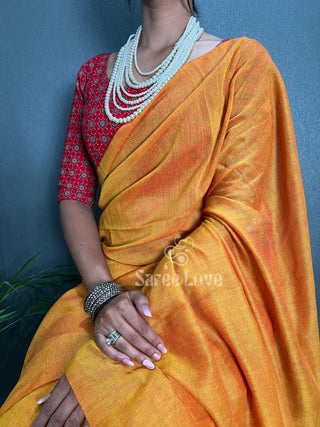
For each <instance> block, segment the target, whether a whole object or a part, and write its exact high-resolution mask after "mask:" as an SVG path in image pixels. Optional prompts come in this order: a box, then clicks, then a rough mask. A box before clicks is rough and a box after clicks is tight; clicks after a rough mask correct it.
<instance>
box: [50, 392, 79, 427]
mask: <svg viewBox="0 0 320 427" xmlns="http://www.w3.org/2000/svg"><path fill="white" fill-rule="evenodd" d="M77 405H78V401H77V399H76V397H75V395H74V393H73V390H72V389H71V388H70V390H69V393H68V394H67V395H66V397H65V398H64V399H63V400H62V402H61V403H60V405H59V406H58V407H57V409H56V410H55V411H54V413H53V414H52V415H51V417H50V419H49V421H48V424H47V427H57V426H64V424H65V422H66V420H67V419H68V418H69V417H70V415H71V414H72V413H73V411H74V409H75V408H76V407H77Z"/></svg>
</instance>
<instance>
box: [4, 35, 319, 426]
mask: <svg viewBox="0 0 320 427" xmlns="http://www.w3.org/2000/svg"><path fill="white" fill-rule="evenodd" d="M98 177H99V181H100V184H101V196H100V200H99V205H100V207H101V209H102V215H101V218H100V223H99V230H100V236H101V242H102V247H103V250H104V253H105V256H106V260H107V263H108V266H109V268H110V271H111V274H112V276H113V278H114V279H115V280H116V281H117V282H118V283H119V284H120V285H122V286H123V287H124V289H126V290H132V289H139V290H141V292H143V293H144V294H146V295H147V296H148V297H149V300H150V308H151V312H152V318H150V320H149V319H148V321H149V322H150V324H151V326H152V327H153V328H154V329H155V331H156V332H157V333H158V334H159V335H160V336H161V338H162V339H163V341H164V344H165V346H166V347H167V349H168V353H167V354H165V355H163V356H162V358H161V360H160V361H159V362H155V364H156V368H155V369H154V370H148V369H146V368H144V367H143V366H141V365H139V364H138V363H135V367H134V368H131V367H127V366H124V365H122V364H119V363H116V362H113V361H112V360H110V359H108V358H107V357H106V356H105V355H104V354H103V353H102V352H101V351H100V349H99V348H98V347H97V345H96V344H95V342H94V339H93V337H92V322H91V320H90V319H89V318H88V315H87V314H86V313H85V312H84V311H83V302H84V298H85V297H86V295H87V291H86V288H85V286H84V285H83V284H80V285H78V286H77V287H75V288H73V289H71V290H70V291H68V292H67V293H65V294H64V295H63V296H62V297H61V298H60V299H59V300H58V301H57V302H56V303H55V305H54V306H53V307H52V308H51V310H50V311H49V312H48V314H47V315H46V317H45V318H44V320H43V321H42V323H41V325H40V327H39V329H38V331H37V333H36V335H35V337H34V339H33V341H32V343H31V345H30V348H29V350H28V353H27V356H26V359H25V363H24V367H23V370H22V374H21V378H20V380H19V382H18V384H17V386H16V387H15V389H14V390H13V391H12V393H11V394H10V396H9V397H8V399H7V401H6V402H5V404H4V405H3V407H2V408H1V412H0V415H1V417H0V425H1V426H9V425H10V426H14V425H17V426H29V425H31V423H32V421H33V420H34V419H35V418H36V416H37V414H38V413H39V408H38V406H37V405H36V401H37V399H39V398H40V397H42V396H43V395H44V394H46V393H48V392H49V391H51V390H52V388H53V387H54V385H55V384H56V382H57V381H58V380H59V379H60V377H61V376H62V375H63V373H64V372H65V373H66V375H67V378H68V380H69V382H70V384H71V387H72V389H73V391H74V393H75V394H76V396H77V399H78V401H79V403H80V405H81V407H82V409H83V411H84V413H85V416H86V418H87V420H88V422H89V424H90V426H92V427H98V426H127V425H128V426H129V425H130V426H142V425H143V426H157V425H158V426H181V425H183V426H222V427H228V426H230V427H231V426H232V427H233V426H279V427H280V426H285V427H289V426H304V427H312V426H319V425H320V351H319V350H320V345H319V330H318V319H317V308H316V295H315V284H314V278H313V269H312V258H311V249H310V241H309V230H308V222H307V213H306V205H305V198H304V190H303V184H302V179H301V173H300V167H299V160H298V154H297V148H296V141H295V135H294V129H293V124H292V118H291V112H290V106H289V102H288V98H287V93H286V89H285V85H284V83H283V80H282V78H281V75H280V73H279V71H278V69H277V67H276V65H275V64H274V62H273V61H272V59H271V58H270V56H269V54H268V52H267V51H266V49H265V48H264V47H263V46H262V45H261V44H260V43H259V42H258V41H257V40H255V39H250V38H248V37H240V38H236V39H230V40H228V41H226V42H224V43H222V44H221V45H219V46H217V48H216V49H214V50H213V51H211V52H208V53H207V54H205V55H202V56H201V57H198V58H196V59H195V60H193V61H191V62H189V63H187V64H185V65H184V66H183V67H182V68H181V69H180V70H179V72H178V73H177V74H176V75H175V76H174V77H173V78H172V79H171V80H170V81H169V82H168V83H167V84H166V86H165V87H164V88H163V89H162V90H161V91H160V92H159V94H158V95H157V96H156V98H155V99H154V100H153V102H152V103H151V104H149V106H148V107H147V108H146V109H145V110H144V111H143V112H142V113H141V114H140V115H139V116H138V117H136V118H135V119H134V120H133V121H132V122H129V123H127V124H126V125H124V126H122V127H121V128H120V129H119V130H118V131H117V133H116V134H115V136H114V137H113V139H112V141H111V142H110V145H109V147H108V150H107V153H106V155H105V156H104V158H103V159H102V160H101V162H100V164H99V167H98Z"/></svg>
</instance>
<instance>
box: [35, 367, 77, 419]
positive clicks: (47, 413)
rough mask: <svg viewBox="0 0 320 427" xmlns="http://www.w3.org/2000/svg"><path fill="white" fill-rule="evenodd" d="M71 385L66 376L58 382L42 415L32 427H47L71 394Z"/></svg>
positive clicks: (42, 410) (44, 406)
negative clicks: (58, 408) (64, 400)
mask: <svg viewBox="0 0 320 427" xmlns="http://www.w3.org/2000/svg"><path fill="white" fill-rule="evenodd" d="M69 390H70V385H69V382H68V380H67V378H66V376H65V375H63V376H62V377H61V379H60V380H59V381H58V382H57V384H56V386H55V387H54V389H53V390H52V392H51V395H50V397H49V398H48V400H46V402H45V403H44V404H43V406H42V408H41V411H40V414H39V415H38V417H37V418H36V420H35V421H34V423H33V424H32V427H43V426H45V425H46V423H47V421H48V420H49V418H50V417H51V415H52V414H53V413H54V411H55V410H56V409H57V407H58V406H59V405H60V403H61V402H62V400H63V399H64V398H65V397H66V395H67V394H68V393H69Z"/></svg>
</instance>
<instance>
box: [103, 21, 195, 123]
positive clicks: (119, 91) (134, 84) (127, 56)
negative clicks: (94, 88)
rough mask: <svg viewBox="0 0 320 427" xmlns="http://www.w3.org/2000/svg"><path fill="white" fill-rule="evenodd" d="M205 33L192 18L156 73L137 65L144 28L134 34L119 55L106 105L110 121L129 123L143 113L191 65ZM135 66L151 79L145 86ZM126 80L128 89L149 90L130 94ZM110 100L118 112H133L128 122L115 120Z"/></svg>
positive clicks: (128, 116)
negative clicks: (191, 60) (189, 63)
mask: <svg viewBox="0 0 320 427" xmlns="http://www.w3.org/2000/svg"><path fill="white" fill-rule="evenodd" d="M202 33H203V28H200V25H199V22H198V21H197V20H196V18H195V17H194V16H191V17H190V19H189V22H188V24H187V26H186V28H185V31H184V33H183V34H182V36H181V37H180V39H179V40H178V41H177V42H176V43H175V45H174V48H173V49H172V51H171V52H170V54H169V55H168V56H167V57H166V58H165V59H164V60H163V61H162V62H161V64H159V65H158V66H157V67H156V68H154V69H153V70H151V71H148V72H142V71H141V70H140V68H139V66H138V62H137V47H138V44H139V39H140V35H141V25H140V26H139V27H138V29H137V31H136V34H131V36H130V37H129V39H128V41H127V43H126V44H125V45H124V46H122V48H121V49H120V51H119V53H118V57H117V60H116V63H115V65H114V68H113V71H112V75H111V79H110V81H109V85H108V89H107V92H106V96H105V101H104V108H105V112H106V114H107V116H108V118H109V119H110V120H112V121H113V122H115V123H127V122H129V121H130V120H132V119H134V118H135V117H136V116H137V115H138V114H139V113H141V111H142V110H144V108H146V106H147V105H148V104H149V103H150V102H151V101H152V100H153V98H154V97H155V96H156V95H157V94H158V93H159V91H160V90H161V89H162V88H163V86H164V85H165V84H166V83H167V82H168V81H169V80H170V79H171V78H172V77H173V76H174V75H175V74H176V72H177V71H178V70H179V69H180V67H181V66H182V65H183V64H184V63H185V62H186V61H187V59H188V57H189V55H190V53H191V50H192V48H193V46H194V44H195V42H196V41H197V40H198V39H199V38H200V37H201V35H202ZM133 63H134V64H135V67H136V69H137V71H138V73H139V74H140V75H142V76H151V77H150V78H149V79H147V80H146V81H144V82H138V81H137V80H136V79H135V77H134V75H133V71H132V64H133ZM124 78H125V82H126V85H127V87H130V88H134V89H140V88H146V87H148V86H149V88H148V89H145V90H144V91H143V92H142V93H135V94H134V93H129V92H128V91H127V90H126V89H125V87H124V86H123V84H122V82H123V79H124ZM117 98H118V99H119V100H120V101H122V102H123V103H124V104H125V106H124V107H122V106H120V105H119V104H118V102H117ZM110 99H112V101H113V103H114V105H115V107H116V108H118V109H119V110H121V111H126V112H128V113H130V112H131V114H128V115H127V116H126V117H124V118H117V117H115V116H114V115H113V114H112V113H111V111H110V106H109V104H110Z"/></svg>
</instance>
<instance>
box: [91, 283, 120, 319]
mask: <svg viewBox="0 0 320 427" xmlns="http://www.w3.org/2000/svg"><path fill="white" fill-rule="evenodd" d="M121 292H124V291H123V289H122V288H121V286H119V285H118V283H116V282H113V281H110V282H105V283H101V284H100V285H98V286H96V287H95V288H93V289H92V290H91V291H90V292H89V294H88V296H87V297H86V299H85V301H84V311H85V312H86V313H88V314H89V316H90V317H91V319H92V320H95V314H96V311H97V310H98V308H99V307H100V306H101V305H102V304H104V303H105V302H106V301H108V300H109V299H111V298H112V297H114V296H116V295H118V294H120V293H121Z"/></svg>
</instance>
